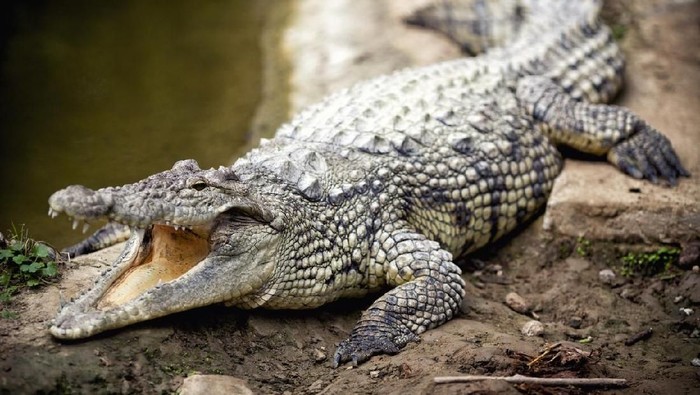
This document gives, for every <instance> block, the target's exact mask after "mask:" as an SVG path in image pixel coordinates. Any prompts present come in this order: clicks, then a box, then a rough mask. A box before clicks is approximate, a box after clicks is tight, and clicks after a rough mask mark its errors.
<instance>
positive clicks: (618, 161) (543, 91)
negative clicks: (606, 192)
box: [516, 77, 689, 185]
mask: <svg viewBox="0 0 700 395" xmlns="http://www.w3.org/2000/svg"><path fill="white" fill-rule="evenodd" d="M516 95H517V97H518V102H519V104H520V106H521V107H522V108H523V110H524V111H525V112H526V113H528V114H530V116H532V117H533V119H534V120H535V122H536V124H537V126H538V127H539V128H540V129H541V130H542V132H543V133H545V134H546V135H547V136H549V138H550V139H551V140H552V141H553V142H555V143H557V144H565V145H567V146H570V147H572V148H574V149H577V150H579V151H582V152H586V153H591V154H595V155H601V156H602V155H605V156H606V157H607V159H608V161H609V162H611V163H612V164H613V165H615V166H617V168H618V169H620V170H621V171H623V172H624V173H626V174H628V175H630V176H632V177H635V178H645V179H648V180H650V181H652V182H657V181H658V180H659V179H662V180H666V181H667V182H668V183H669V184H671V185H675V183H676V180H677V179H678V177H687V176H689V173H688V172H687V171H686V170H685V169H684V168H683V165H682V164H681V163H680V160H679V159H678V156H677V155H676V152H675V151H674V149H673V147H672V146H671V142H670V141H669V140H668V138H666V137H665V136H664V135H662V134H661V133H659V132H658V131H657V130H656V129H654V128H653V127H651V126H649V124H647V123H646V122H645V121H644V120H642V119H640V118H639V117H638V116H637V115H635V114H634V113H632V112H631V111H629V110H628V109H626V108H623V107H618V106H612V105H605V104H590V103H585V102H578V101H575V100H573V99H572V98H571V97H570V96H569V95H567V94H566V93H565V92H564V91H563V90H562V88H560V87H559V86H558V85H557V84H555V83H554V82H552V81H551V80H550V79H548V78H546V77H528V78H523V79H522V80H521V81H520V82H519V84H518V88H517V91H516Z"/></svg>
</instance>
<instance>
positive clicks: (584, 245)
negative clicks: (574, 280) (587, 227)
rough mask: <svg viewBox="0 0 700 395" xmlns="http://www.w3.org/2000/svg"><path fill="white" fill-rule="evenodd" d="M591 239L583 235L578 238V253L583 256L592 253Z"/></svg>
mask: <svg viewBox="0 0 700 395" xmlns="http://www.w3.org/2000/svg"><path fill="white" fill-rule="evenodd" d="M590 248H591V241H590V240H587V239H586V238H584V237H583V236H579V237H578V239H576V253H577V254H578V255H579V256H581V257H587V256H588V255H589V254H590Z"/></svg>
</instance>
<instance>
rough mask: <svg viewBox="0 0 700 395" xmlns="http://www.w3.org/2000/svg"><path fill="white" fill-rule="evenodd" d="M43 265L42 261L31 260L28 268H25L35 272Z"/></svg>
mask: <svg viewBox="0 0 700 395" xmlns="http://www.w3.org/2000/svg"><path fill="white" fill-rule="evenodd" d="M43 267H44V263H43V262H32V263H30V264H29V269H28V270H27V271H28V272H29V273H36V272H37V271H38V270H39V269H42V268H43Z"/></svg>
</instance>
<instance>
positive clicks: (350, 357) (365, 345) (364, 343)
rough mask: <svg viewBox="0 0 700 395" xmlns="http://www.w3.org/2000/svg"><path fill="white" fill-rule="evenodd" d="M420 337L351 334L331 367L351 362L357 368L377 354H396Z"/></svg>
mask: <svg viewBox="0 0 700 395" xmlns="http://www.w3.org/2000/svg"><path fill="white" fill-rule="evenodd" d="M418 341H420V337H418V336H417V335H415V334H413V333H408V334H402V336H398V337H396V336H389V335H388V334H386V333H379V334H377V333H375V334H372V333H371V331H363V332H362V333H353V334H351V335H350V337H349V338H348V339H345V340H343V341H342V342H341V343H340V344H339V345H338V348H337V349H336V350H335V354H334V355H333V361H332V366H333V368H337V367H338V366H340V364H342V363H344V362H348V361H349V362H351V363H352V366H357V365H358V364H360V363H363V362H365V361H367V360H368V359H370V357H372V356H373V355H378V354H389V355H393V354H397V353H398V352H399V351H400V350H401V349H402V348H403V347H404V346H405V345H406V344H407V343H408V342H418Z"/></svg>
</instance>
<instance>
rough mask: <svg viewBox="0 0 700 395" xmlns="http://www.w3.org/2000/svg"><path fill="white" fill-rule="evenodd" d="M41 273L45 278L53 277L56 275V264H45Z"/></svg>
mask: <svg viewBox="0 0 700 395" xmlns="http://www.w3.org/2000/svg"><path fill="white" fill-rule="evenodd" d="M41 273H42V274H43V275H44V276H46V277H53V276H55V275H57V274H58V266H56V262H49V263H47V264H46V267H45V268H43V269H41Z"/></svg>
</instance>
